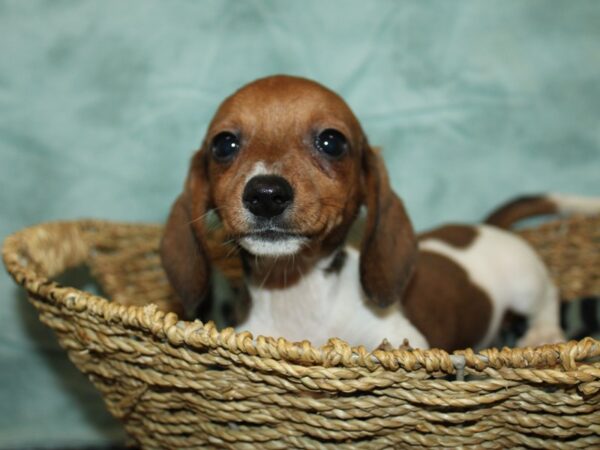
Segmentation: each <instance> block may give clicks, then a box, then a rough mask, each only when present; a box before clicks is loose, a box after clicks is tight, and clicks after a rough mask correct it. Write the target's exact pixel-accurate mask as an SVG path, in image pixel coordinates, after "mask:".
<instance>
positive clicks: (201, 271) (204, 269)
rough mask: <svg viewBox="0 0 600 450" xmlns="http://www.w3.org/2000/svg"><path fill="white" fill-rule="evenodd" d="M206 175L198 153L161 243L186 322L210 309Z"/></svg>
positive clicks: (167, 269)
mask: <svg viewBox="0 0 600 450" xmlns="http://www.w3.org/2000/svg"><path fill="white" fill-rule="evenodd" d="M199 153H200V152H199ZM205 173H206V167H205V164H204V160H203V158H202V155H201V154H197V155H196V156H194V159H193V160H192V167H191V168H190V172H189V175H188V178H187V180H186V184H185V187H184V191H183V193H182V194H181V195H180V196H179V197H178V198H177V200H175V203H174V204H173V207H172V208H171V213H170V215H169V218H168V220H167V224H166V225H165V229H164V233H163V237H162V240H161V243H160V258H161V261H162V265H163V268H164V269H165V272H166V273H167V278H168V279H169V281H170V282H171V285H172V286H173V288H174V289H175V292H176V293H177V295H178V297H179V298H180V300H181V302H182V303H183V308H184V315H185V317H186V318H187V319H194V318H196V317H198V315H199V314H200V310H201V309H202V310H205V309H207V308H206V307H207V306H208V307H210V305H207V303H208V302H209V300H210V299H208V298H207V297H208V292H209V285H210V264H209V258H208V253H207V247H206V242H205V239H206V230H205V225H204V220H203V218H204V214H205V213H206V212H207V211H208V203H209V201H208V199H209V195H208V180H207V178H206V176H205ZM203 303H204V304H203Z"/></svg>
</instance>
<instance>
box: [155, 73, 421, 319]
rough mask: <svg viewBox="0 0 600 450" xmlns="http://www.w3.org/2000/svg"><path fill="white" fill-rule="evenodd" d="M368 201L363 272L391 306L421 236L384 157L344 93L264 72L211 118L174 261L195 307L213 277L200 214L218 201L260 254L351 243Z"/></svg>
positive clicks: (173, 221) (167, 246) (230, 226)
mask: <svg viewBox="0 0 600 450" xmlns="http://www.w3.org/2000/svg"><path fill="white" fill-rule="evenodd" d="M363 203H364V204H366V205H367V210H368V219H367V227H366V230H365V238H364V239H363V246H362V253H361V281H362V284H363V287H364V289H365V292H366V293H367V295H368V296H369V297H370V298H372V299H373V301H374V302H376V303H377V304H380V305H386V304H389V303H391V302H393V301H394V300H395V299H397V298H398V295H399V294H400V293H401V291H402V289H403V286H404V284H405V283H406V280H407V275H406V274H407V273H408V272H409V270H408V269H407V268H406V267H407V266H410V267H412V257H413V254H414V247H415V245H414V237H413V234H412V228H411V225H410V222H409V221H408V218H407V217H406V214H405V212H404V209H403V207H402V203H401V202H400V200H399V199H398V198H397V197H396V196H395V195H394V193H393V192H392V191H391V189H390V187H389V182H388V179H387V175H386V173H385V169H384V167H383V164H382V162H381V160H380V158H379V156H378V155H377V154H376V153H375V152H374V151H373V150H372V149H371V148H370V147H369V145H368V143H367V140H366V138H365V135H364V133H363V131H362V129H361V126H360V124H359V122H358V120H357V119H356V117H355V116H354V114H353V113H352V111H351V110H350V108H349V107H348V106H347V105H346V103H345V102H344V101H343V100H342V99H341V98H340V97H339V96H338V95H337V94H335V93H334V92H332V91H330V90H328V89H326V88H325V87H323V86H321V85H319V84H317V83H315V82H312V81H309V80H306V79H302V78H296V77H289V76H274V77H268V78H264V79H260V80H257V81H255V82H253V83H250V84H249V85H247V86H245V87H243V88H241V89H240V90H238V91H237V92H235V93H234V94H233V95H232V96H231V97H229V98H227V99H226V100H225V101H224V102H223V103H222V104H221V106H220V107H219V109H218V110H217V113H216V114H215V117H214V118H213V120H212V121H211V123H210V125H209V127H208V130H207V133H206V137H205V139H204V142H203V144H202V147H201V149H200V150H199V151H198V152H197V153H196V155H195V156H194V158H193V160H192V164H191V168H190V172H189V175H188V178H187V181H186V183H185V188H184V193H183V194H182V195H181V196H180V198H179V199H178V201H177V202H176V203H175V205H174V207H173V210H172V213H171V216H170V218H169V221H168V223H167V227H166V230H165V237H164V238H163V245H162V246H161V256H162V259H163V265H164V266H165V269H166V271H167V274H168V275H169V279H170V280H171V282H172V284H173V285H174V287H175V289H176V290H177V292H178V293H179V295H180V297H182V300H183V301H184V303H187V304H188V305H189V307H188V310H193V309H194V308H195V306H196V305H197V304H198V302H199V300H200V299H201V297H202V295H203V294H204V292H205V291H206V280H207V278H208V276H207V274H208V263H207V258H206V251H205V244H204V243H203V240H204V236H205V230H204V224H203V221H202V220H201V219H200V218H201V217H203V215H204V214H205V213H206V212H207V211H208V210H210V209H214V210H215V211H216V213H217V214H218V216H219V217H220V219H221V221H222V224H223V228H224V230H225V232H226V234H227V235H228V236H229V237H230V238H231V239H233V240H235V241H236V242H237V243H238V244H239V245H240V246H241V247H242V248H244V249H245V250H246V251H247V252H249V253H250V254H253V255H255V256H257V257H266V258H269V257H279V256H282V255H296V254H300V253H309V254H312V255H317V256H323V255H326V254H328V253H330V252H331V251H333V250H334V249H335V248H337V247H339V246H340V245H341V244H342V243H343V242H344V240H345V237H346V234H347V232H348V229H349V227H350V226H351V224H352V222H353V220H354V218H355V217H356V215H357V213H358V211H359V209H360V206H361V204H363ZM181 234H184V235H185V237H184V236H181ZM191 247H193V248H191ZM182 261H184V262H183V263H182ZM381 270H384V271H386V274H381V273H376V272H379V271H381ZM174 272H177V273H174ZM395 274H396V275H395Z"/></svg>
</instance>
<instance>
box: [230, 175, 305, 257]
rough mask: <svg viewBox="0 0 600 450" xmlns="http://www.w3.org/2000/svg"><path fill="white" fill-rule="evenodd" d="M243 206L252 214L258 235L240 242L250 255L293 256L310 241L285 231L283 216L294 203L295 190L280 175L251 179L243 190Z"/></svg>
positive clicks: (251, 218) (260, 176)
mask: <svg viewBox="0 0 600 450" xmlns="http://www.w3.org/2000/svg"><path fill="white" fill-rule="evenodd" d="M242 202H243V204H244V208H245V209H246V210H247V211H249V212H250V217H249V220H250V221H251V222H252V225H253V228H254V229H255V231H254V232H251V233H249V234H247V235H245V236H244V237H242V238H240V240H239V243H240V245H241V246H242V247H244V248H245V249H246V250H248V251H249V252H250V253H252V254H255V255H261V256H280V255H291V254H294V253H296V252H298V251H299V250H300V248H301V247H302V245H303V243H304V242H305V241H306V240H307V239H306V238H305V237H303V236H299V235H297V234H294V233H291V232H288V231H287V230H286V228H287V227H285V222H284V216H285V214H284V213H285V212H286V210H288V209H289V208H290V206H291V205H292V204H293V202H294V190H293V188H292V186H291V185H290V183H289V182H288V181H287V180H286V179H285V178H283V177H281V176H278V175H257V176H255V177H252V178H251V179H250V180H249V181H248V183H247V184H246V187H245V188H244V192H243V194H242Z"/></svg>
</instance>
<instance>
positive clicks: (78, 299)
mask: <svg viewBox="0 0 600 450" xmlns="http://www.w3.org/2000/svg"><path fill="white" fill-rule="evenodd" d="M599 230H600V218H594V219H591V218H587V219H583V218H572V219H569V220H564V221H561V222H555V223H551V224H547V225H543V226H541V227H538V228H537V229H535V230H527V231H523V232H522V234H523V235H524V236H525V237H526V238H527V239H529V240H530V241H531V242H532V243H533V244H534V245H535V247H536V248H538V249H539V251H540V254H541V255H542V256H543V258H544V259H545V260H546V261H547V262H548V264H549V265H550V266H551V269H552V273H553V274H554V276H555V278H556V280H557V282H558V283H559V285H560V288H561V290H562V292H563V293H564V294H565V295H566V296H568V297H571V298H574V297H579V296H582V295H590V294H598V293H600V289H599V288H600V281H599V272H600V270H599V268H600V260H599V258H600V231H599ZM160 233H161V228H160V227H158V226H151V225H126V224H115V223H108V222H100V221H80V222H65V223H51V224H45V225H39V226H36V227H32V228H29V229H26V230H23V231H21V232H19V233H16V234H14V235H12V236H10V237H9V238H7V239H6V241H5V244H4V248H3V257H4V263H5V265H6V267H7V269H8V271H9V272H10V274H11V275H12V276H13V278H14V279H15V281H16V282H17V283H19V284H21V285H23V286H24V287H25V289H26V290H27V292H28V295H29V298H30V300H31V302H32V303H33V304H34V305H35V307H36V308H37V309H38V311H39V314H40V320H41V321H42V322H43V323H45V324H46V325H48V326H50V327H51V328H52V329H54V331H55V332H56V335H57V337H58V339H59V341H60V343H61V345H62V346H63V347H64V348H65V349H66V350H67V351H68V353H69V356H70V358H71V360H72V361H73V362H74V363H75V364H76V365H77V367H78V368H79V369H80V370H81V371H82V372H84V373H85V374H87V376H88V377H89V378H90V380H91V381H92V382H93V383H94V385H95V386H96V387H97V388H98V389H99V390H100V391H101V392H102V394H103V395H104V399H105V401H106V404H107V406H108V408H109V410H110V411H111V413H112V414H114V415H115V416H116V417H118V418H119V419H121V420H122V421H123V424H124V425H125V428H126V430H127V432H128V433H129V435H130V436H131V438H132V440H133V441H134V442H135V443H136V444H138V445H141V446H142V447H143V448H149V449H150V448H151V449H189V448H198V447H214V448H241V449H245V448H261V449H288V448H311V449H312V448H317V449H333V448H336V449H338V448H340V449H346V448H359V449H360V448H364V449H383V448H408V447H411V448H412V447H427V448H443V447H455V448H456V447H458V448H519V447H526V448H564V449H571V448H573V449H575V448H586V449H588V448H600V362H599V361H600V358H598V357H599V356H600V341H595V340H593V339H591V338H587V339H584V340H581V341H578V342H576V341H573V342H569V343H566V344H559V345H552V346H544V347H540V348H537V349H510V348H505V349H502V350H496V349H490V350H485V351H482V352H480V353H478V354H475V353H474V352H473V351H472V350H464V351H459V352H455V353H454V354H448V353H446V352H444V351H439V350H428V351H420V350H391V351H383V350H376V351H374V352H372V353H369V352H367V351H366V350H365V349H364V348H362V347H357V348H351V347H349V346H348V345H346V344H345V343H344V342H342V341H340V340H337V339H332V340H330V342H329V343H328V344H327V345H326V346H324V347H322V348H315V347H312V346H311V345H310V344H309V343H308V342H301V343H290V342H287V341H286V340H284V339H273V338H269V337H258V338H256V339H253V338H252V336H251V335H250V334H249V333H240V334H236V333H235V332H234V331H233V330H231V329H226V330H222V331H220V332H219V331H218V330H217V329H216V328H215V327H214V325H212V324H211V323H208V324H202V323H200V322H198V321H196V322H184V321H180V320H179V319H178V317H177V314H175V313H174V312H168V313H167V312H164V311H161V310H160V309H159V307H158V306H157V305H159V306H160V307H162V308H165V309H167V310H176V303H175V302H174V297H173V294H172V292H171V290H170V288H169V285H168V283H167V282H166V279H165V276H164V274H163V271H162V269H161V268H160V261H159V258H158V256H157V245H158V240H159V237H160ZM215 243H216V244H215V245H214V248H213V250H214V253H213V258H214V259H215V261H216V263H217V264H219V265H220V266H221V267H222V268H224V270H225V272H227V273H228V275H229V276H230V277H231V278H232V279H234V280H238V281H239V267H238V266H237V264H235V263H234V262H233V261H235V260H232V259H228V258H226V256H227V252H229V250H228V249H225V248H224V247H223V246H222V245H221V244H220V243H218V236H216V237H215ZM82 264H87V265H88V266H89V267H90V268H91V269H92V273H93V274H94V275H95V277H96V278H97V279H98V280H99V282H100V284H101V286H102V288H103V289H104V292H106V293H107V294H108V296H109V297H110V298H112V299H113V302H109V301H107V300H106V299H104V298H102V297H99V296H94V295H91V294H90V293H86V292H82V291H80V290H77V289H74V288H71V287H63V286H60V285H59V284H57V283H56V282H54V281H50V279H51V278H52V277H55V276H57V275H58V274H60V273H62V272H63V271H65V270H66V269H69V268H73V267H76V266H80V265H82ZM150 302H152V303H154V304H149V303H150ZM140 305H142V306H140ZM144 305H145V306H144Z"/></svg>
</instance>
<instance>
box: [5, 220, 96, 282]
mask: <svg viewBox="0 0 600 450" xmlns="http://www.w3.org/2000/svg"><path fill="white" fill-rule="evenodd" d="M89 252H90V245H89V242H88V241H86V239H85V236H84V233H83V231H82V222H53V223H46V224H41V225H36V226H33V227H29V228H26V229H24V230H21V231H19V232H17V233H14V234H12V235H10V236H8V237H7V238H6V240H5V241H4V244H3V246H2V258H3V260H4V265H5V266H6V269H7V271H8V273H9V274H10V275H11V276H12V277H13V278H14V279H15V281H16V282H17V283H19V284H21V285H24V284H26V282H32V281H37V282H38V283H39V282H47V279H48V278H52V277H55V276H57V275H59V274H61V273H62V272H64V271H65V270H67V269H69V268H72V267H76V266H79V265H81V264H82V263H83V262H85V261H86V259H87V258H88V255H89Z"/></svg>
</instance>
